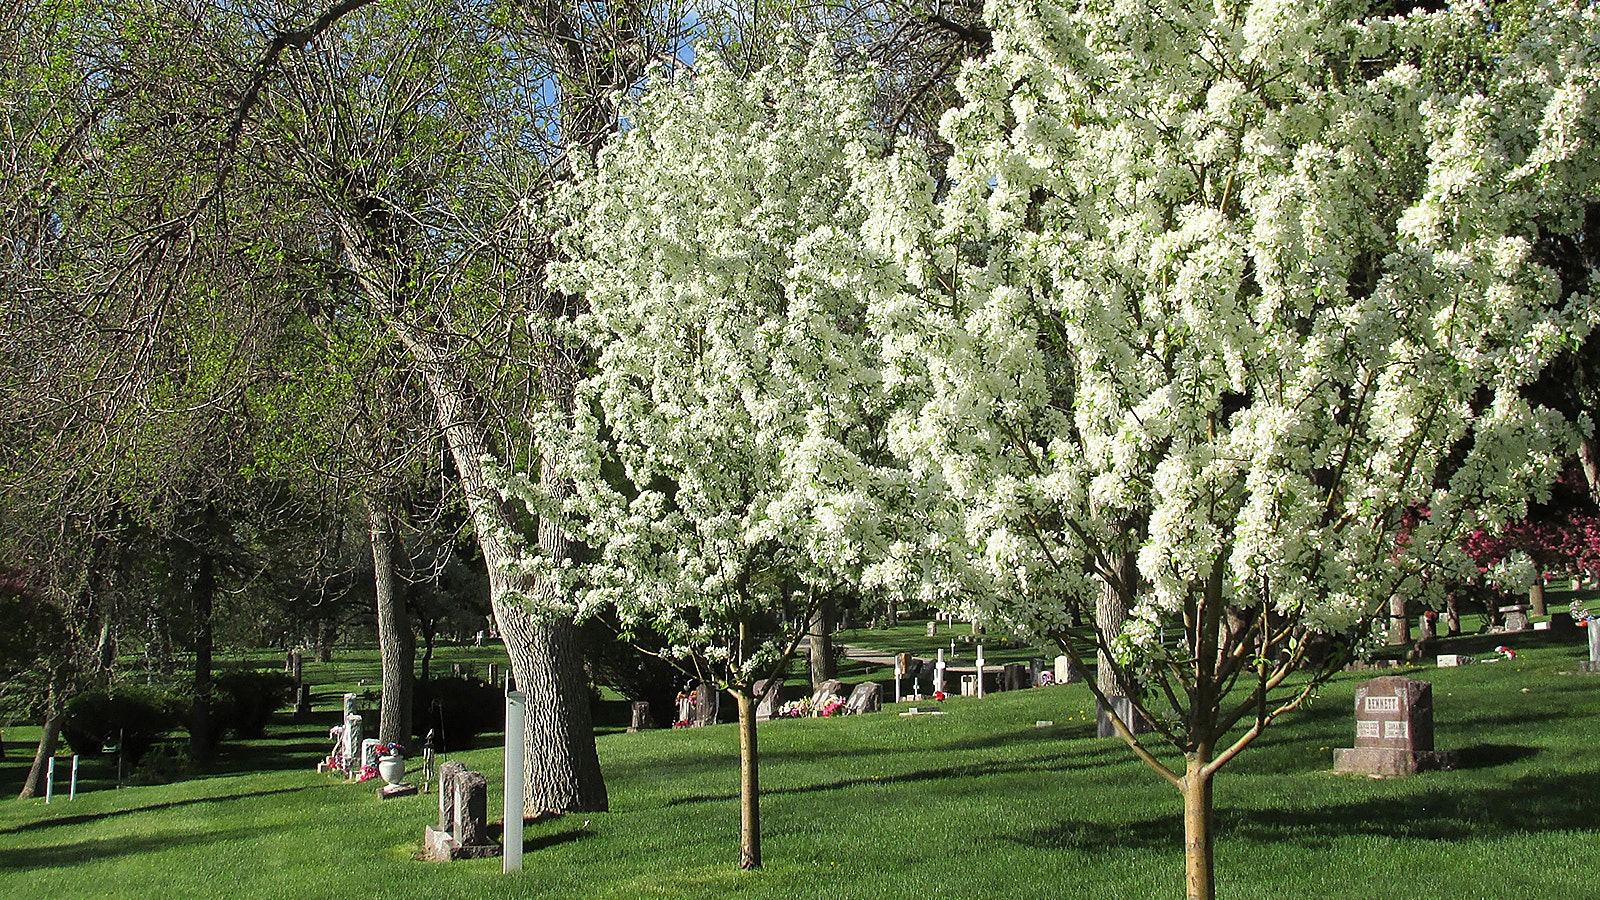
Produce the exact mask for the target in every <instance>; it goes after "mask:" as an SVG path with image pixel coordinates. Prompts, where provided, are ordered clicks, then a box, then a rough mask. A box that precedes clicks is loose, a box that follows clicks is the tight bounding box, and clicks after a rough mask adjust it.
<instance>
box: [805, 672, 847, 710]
mask: <svg viewBox="0 0 1600 900" xmlns="http://www.w3.org/2000/svg"><path fill="white" fill-rule="evenodd" d="M843 696H844V682H842V681H837V680H834V679H831V678H830V679H828V680H827V681H824V682H823V683H822V684H821V686H819V687H818V688H817V689H816V691H814V692H813V693H812V694H811V706H812V708H813V709H821V707H822V706H823V704H825V703H827V702H828V701H829V700H832V699H835V698H839V699H843Z"/></svg>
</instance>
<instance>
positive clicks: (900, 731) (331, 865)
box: [0, 635, 1600, 900]
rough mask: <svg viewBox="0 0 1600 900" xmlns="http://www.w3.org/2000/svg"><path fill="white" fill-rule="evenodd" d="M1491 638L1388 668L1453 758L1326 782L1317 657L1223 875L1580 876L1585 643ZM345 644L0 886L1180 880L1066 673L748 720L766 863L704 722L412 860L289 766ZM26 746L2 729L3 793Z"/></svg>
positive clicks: (305, 767) (688, 888) (384, 808)
mask: <svg viewBox="0 0 1600 900" xmlns="http://www.w3.org/2000/svg"><path fill="white" fill-rule="evenodd" d="M1485 640H1488V639H1487V638H1471V639H1464V640H1463V641H1462V642H1461V643H1460V645H1459V646H1457V647H1450V648H1447V652H1449V650H1453V649H1460V650H1463V651H1464V652H1473V651H1474V650H1480V651H1481V649H1483V648H1480V647H1478V646H1477V644H1478V643H1482V642H1483V641H1485ZM1502 640H1504V641H1505V642H1506V643H1510V644H1512V645H1513V646H1518V647H1519V648H1523V647H1524V644H1525V645H1526V647H1525V649H1523V650H1522V653H1521V655H1520V656H1519V657H1518V658H1517V659H1516V660H1515V661H1504V662H1499V663H1492V664H1480V665H1475V666H1469V667H1464V668H1458V669H1440V670H1435V669H1431V668H1428V669H1421V670H1417V671H1416V672H1415V673H1413V674H1415V675H1416V676H1417V677H1422V678H1425V679H1427V680H1430V681H1432V682H1433V684H1434V705H1435V708H1436V723H1437V732H1438V746H1439V747H1440V749H1446V750H1458V751H1461V754H1462V767H1461V768H1460V769H1458V770H1456V771H1451V772H1440V773H1430V774H1426V775H1420V776H1416V777H1413V778H1409V779H1393V780H1374V779H1367V778H1362V777H1353V776H1336V775H1333V774H1331V772H1330V771H1329V770H1330V768H1331V765H1332V751H1333V748H1335V747H1341V746H1349V745H1350V744H1351V742H1352V735H1353V726H1352V724H1351V704H1352V691H1353V689H1354V686H1355V685H1356V684H1358V683H1359V682H1360V680H1361V679H1362V678H1364V677H1367V676H1366V675H1365V674H1347V675H1343V676H1341V677H1339V678H1338V679H1337V680H1335V681H1334V682H1333V683H1332V684H1330V685H1329V686H1328V687H1327V688H1326V689H1325V690H1324V691H1323V692H1322V694H1321V696H1320V697H1318V698H1317V700H1316V701H1315V702H1314V703H1313V704H1312V705H1311V707H1310V708H1309V709H1307V710H1306V711H1304V712H1303V713H1301V714H1299V715H1296V716H1295V717H1293V718H1292V719H1291V720H1290V721H1288V722H1286V723H1285V724H1283V725H1280V726H1275V727H1274V728H1273V729H1272V730H1271V731H1269V732H1268V734H1267V735H1265V736H1264V737H1263V738H1262V739H1261V740H1260V741H1259V742H1258V743H1257V744H1256V746H1255V747H1253V748H1252V749H1251V750H1250V751H1247V752H1246V753H1245V754H1244V755H1243V756H1242V757H1240V759H1239V760H1237V761H1236V762H1235V764H1234V765H1233V766H1231V767H1230V768H1229V769H1227V770H1225V771H1224V772H1223V774H1222V776H1221V778H1220V781H1219V784H1218V789H1217V804H1218V808H1219V822H1218V845H1217V867H1218V884H1219V890H1218V895H1219V896H1220V897H1227V898H1270V900H1294V898H1361V900H1367V898H1378V897H1395V898H1406V900H1422V898H1523V897H1526V898H1539V900H1547V898H1573V900H1578V898H1594V897H1596V896H1600V887H1597V885H1600V791H1597V789H1596V783H1597V778H1600V748H1597V746H1596V743H1597V737H1600V729H1597V728H1596V727H1595V726H1596V717H1597V714H1600V676H1583V675H1578V674H1575V673H1576V671H1577V663H1578V661H1579V660H1580V659H1581V658H1583V657H1584V656H1585V648H1584V646H1583V645H1582V644H1580V643H1553V642H1549V641H1548V640H1543V639H1535V638H1534V637H1532V636H1531V635H1530V636H1529V637H1527V638H1525V639H1521V640H1515V639H1514V640H1506V639H1505V638H1496V639H1495V642H1499V641H1502ZM1473 642H1477V643H1473ZM1488 646H1493V643H1490V644H1488ZM489 649H490V648H486V650H489ZM361 664H362V663H361V660H360V659H359V658H356V659H350V660H346V661H345V662H344V663H343V665H344V666H345V669H343V670H340V674H339V678H340V679H341V680H339V681H334V680H332V674H331V671H332V670H329V673H330V674H329V679H330V680H328V681H326V682H324V684H326V685H327V689H326V690H324V689H323V688H322V687H319V689H318V691H319V695H322V694H326V695H327V697H328V698H329V701H328V702H323V703H319V710H318V713H317V715H316V716H315V717H314V718H313V719H312V720H310V721H305V722H293V721H290V720H289V719H288V718H287V717H284V718H281V719H280V720H279V722H278V723H277V724H275V726H274V727H273V729H272V731H271V733H270V735H269V737H268V738H267V739H265V740H262V741H255V742H248V743H245V744H230V745H227V747H226V749H225V752H224V755H223V757H222V759H221V760H220V761H219V765H218V766H217V768H216V770H215V771H214V772H213V773H211V774H210V775H208V776H205V777H199V778H195V779H192V780H189V781H186V782H182V783H178V784H173V785H166V786H158V787H130V788H121V789H112V788H111V787H110V786H109V781H108V780H107V779H104V778H101V779H100V780H98V781H96V782H94V783H93V784H92V785H91V787H93V788H95V789H91V790H86V791H85V792H84V793H82V794H80V796H79V797H78V799H77V800H76V801H74V802H71V803H68V802H65V801H64V800H61V799H58V800H57V801H56V802H55V803H52V804H50V805H48V806H46V805H44V804H43V803H40V802H26V803H21V802H15V801H10V800H0V898H8V900H9V898H55V897H159V898H163V900H171V898H177V897H184V898H188V897H228V898H234V897H266V898H284V900H288V898H328V897H335V896H337V897H341V898H356V897H359V898H397V900H398V898H419V900H421V898H478V897H483V898H490V897H493V898H502V897H562V898H570V897H608V898H609V897H614V898H633V897H722V896H727V895H738V896H743V897H771V898H786V897H818V898H823V897H826V898H854V897H860V898H901V897H904V898H918V900H921V898H930V900H931V898H947V897H958V898H1031V897H1038V898H1052V900H1053V898H1059V897H1079V896H1081V897H1094V898H1106V900H1111V898H1129V900H1134V898H1151V897H1175V896H1181V895H1182V878H1183V865H1182V852H1181V847H1180V841H1181V830H1182V829H1181V822H1180V817H1179V803H1178V797H1177V794H1176V792H1174V791H1173V790H1172V789H1171V788H1170V787H1168V786H1167V785H1166V784H1165V783H1164V782H1161V781H1159V780H1158V779H1157V778H1156V777H1155V776H1154V775H1153V774H1152V773H1150V772H1149V771H1148V770H1146V769H1145V768H1144V767H1143V766H1141V765H1140V764H1139V763H1137V762H1136V761H1134V760H1133V759H1132V757H1131V755H1130V753H1129V751H1128V750H1127V749H1126V747H1124V746H1123V745H1122V744H1121V743H1120V742H1118V741H1114V740H1099V739H1096V738H1095V737H1093V736H1092V735H1093V722H1092V712H1093V706H1092V701H1091V700H1090V699H1089V696H1088V694H1087V692H1086V691H1085V689H1084V688H1083V687H1082V686H1080V685H1069V686H1057V687H1050V688H1042V689H1037V690H1030V691H1018V692H1012V693H1003V694H994V695H991V696H989V697H988V698H986V699H984V700H981V701H980V700H975V699H968V700H951V701H947V702H946V703H945V704H944V708H945V709H946V710H947V711H948V714H947V715H944V716H938V717H916V718H902V717H899V716H896V715H894V714H893V713H892V712H885V713H882V714H877V715H869V716H861V717H855V718H848V719H814V720H791V721H777V722H772V723H768V724H765V725H763V726H761V729H760V735H761V740H762V745H763V766H762V781H763V787H764V789H765V795H764V801H763V807H762V811H763V817H764V824H765V838H766V840H765V848H764V849H765V854H766V862H767V867H766V869H764V870H763V871H761V872H757V873H741V872H739V871H737V870H736V867H735V863H736V860H737V832H738V811H737V801H736V785H737V780H736V779H737V754H738V746H737V745H738V740H737V734H736V732H735V729H734V728H732V727H730V726H726V725H724V726H717V727H712V728H704V729H694V730H677V731H656V732H646V733H642V734H634V735H630V734H624V733H608V734H604V735H602V736H601V737H600V739H599V743H600V753H601V758H602V761H603V763H604V765H605V768H606V774H607V782H608V785H609V787H610V790H611V803H612V810H613V811H612V812H610V813H605V814H595V815H577V816H569V817H566V818H564V819H559V820H556V821H553V822H549V823H544V824H539V825H530V826H529V828H528V832H527V857H526V868H525V871H524V872H523V873H522V874H520V875H514V876H503V875H501V874H500V863H499V861H498V860H480V861H464V862H457V863H452V864H436V863H426V862H419V861H417V860H415V859H414V858H413V854H414V852H415V851H416V849H417V848H418V846H419V844H420V841H421V836H422V829H423V826H424V825H425V824H427V823H428V822H430V821H432V820H433V818H434V817H435V815H436V809H437V807H436V803H437V800H436V798H435V797H434V796H433V795H424V796H419V797H409V798H400V799H396V800H390V801H383V802H380V801H379V800H378V799H377V798H376V796H375V794H374V789H373V786H372V785H370V784H367V785H352V784H347V783H345V782H344V781H342V780H340V779H336V778H332V777H329V776H325V775H318V774H317V773H315V772H314V771H313V768H314V765H315V762H316V761H317V759H318V758H320V757H321V755H322V754H323V753H325V752H326V750H327V743H328V742H327V740H326V733H327V728H328V726H329V725H330V724H332V721H333V715H334V714H333V712H332V705H331V703H332V702H335V701H336V699H337V694H338V693H339V692H340V691H339V688H340V687H341V686H342V685H345V684H349V683H350V679H353V680H354V681H355V682H357V683H358V682H359V681H360V679H361V678H364V677H367V678H371V677H375V673H373V674H372V675H363V674H359V672H358V670H359V668H360V665H361ZM334 665H336V666H337V665H340V663H338V662H336V663H335V664H334ZM311 671H312V670H311V668H310V667H309V666H308V674H310V672H311ZM1038 720H1050V721H1053V722H1054V723H1055V724H1054V725H1051V726H1047V727H1036V724H1035V723H1036V721H1038ZM32 736H36V732H33V733H32ZM29 737H30V732H28V731H27V730H26V729H23V728H15V729H8V730H7V744H8V747H9V748H10V754H9V756H8V758H7V759H6V760H4V761H0V789H3V790H4V791H6V792H9V795H13V796H14V794H15V792H16V790H17V788H18V787H19V786H20V783H21V780H22V774H23V768H24V766H25V761H23V760H20V759H19V757H20V756H21V754H20V753H19V745H20V744H21V743H22V742H24V741H25V740H26V739H28V738H29ZM459 758H461V759H463V760H464V761H465V762H466V763H467V764H468V765H470V766H472V767H475V768H479V769H481V770H483V771H485V772H486V773H488V774H489V776H490V808H491V810H498V809H499V808H500V802H501V800H500V797H499V795H498V785H499V783H500V776H499V772H498V769H499V763H500V760H499V752H498V750H497V749H495V748H492V747H489V748H484V749H479V750H474V751H470V752H467V753H464V754H460V755H459Z"/></svg>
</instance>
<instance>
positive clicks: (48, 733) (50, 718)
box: [17, 690, 67, 800]
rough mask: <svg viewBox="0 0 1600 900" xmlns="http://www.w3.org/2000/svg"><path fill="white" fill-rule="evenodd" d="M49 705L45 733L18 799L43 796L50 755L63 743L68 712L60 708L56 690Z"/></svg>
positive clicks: (52, 693)
mask: <svg viewBox="0 0 1600 900" xmlns="http://www.w3.org/2000/svg"><path fill="white" fill-rule="evenodd" d="M49 705H50V712H49V713H48V714H47V715H46V716H45V719H44V735H43V736H41V737H40V738H39V748H38V749H37V750H35V751H34V754H33V765H32V766H31V767H29V769H28V777H27V778H25V779H23V782H22V792H21V793H19V794H17V799H18V800H29V799H32V798H34V797H39V796H43V794H44V779H45V773H46V772H47V771H48V769H49V760H50V757H52V756H55V755H56V747H57V746H59V745H60V743H61V726H62V725H64V724H65V723H66V721H67V714H66V712H65V711H63V710H62V709H61V708H60V705H59V703H58V702H57V699H56V694H55V691H54V690H52V691H51V692H50V700H49Z"/></svg>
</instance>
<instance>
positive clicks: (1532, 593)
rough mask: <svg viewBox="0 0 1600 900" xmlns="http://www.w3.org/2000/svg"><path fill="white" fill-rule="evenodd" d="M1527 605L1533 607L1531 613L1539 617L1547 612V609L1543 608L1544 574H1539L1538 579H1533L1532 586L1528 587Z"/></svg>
mask: <svg viewBox="0 0 1600 900" xmlns="http://www.w3.org/2000/svg"><path fill="white" fill-rule="evenodd" d="M1528 605H1529V606H1531V607H1533V609H1532V610H1531V612H1532V613H1533V615H1535V616H1537V617H1539V618H1543V617H1544V616H1546V615H1548V614H1549V610H1548V609H1546V608H1545V604H1544V576H1542V575H1541V576H1539V578H1538V580H1536V581H1534V583H1533V586H1532V587H1530V588H1528Z"/></svg>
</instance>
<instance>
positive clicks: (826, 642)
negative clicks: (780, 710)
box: [806, 593, 838, 690]
mask: <svg viewBox="0 0 1600 900" xmlns="http://www.w3.org/2000/svg"><path fill="white" fill-rule="evenodd" d="M836 618H837V604H836V602H835V600H834V597H833V595H832V594H830V593H824V594H823V595H822V599H821V600H819V601H818V602H817V605H816V610H815V611H814V612H813V613H812V614H811V622H810V630H809V631H808V632H807V634H806V638H807V643H808V644H809V645H810V660H811V689H812V690H816V689H817V688H819V687H822V683H823V682H824V681H829V680H831V679H833V678H835V677H837V676H838V666H837V665H836V663H835V661H834V658H833V624H834V620H835V619H836Z"/></svg>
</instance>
